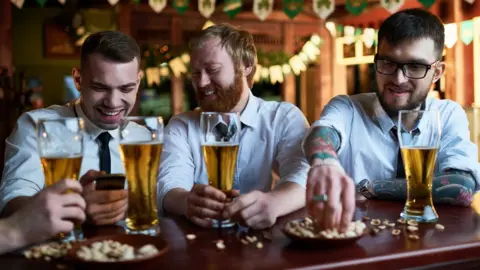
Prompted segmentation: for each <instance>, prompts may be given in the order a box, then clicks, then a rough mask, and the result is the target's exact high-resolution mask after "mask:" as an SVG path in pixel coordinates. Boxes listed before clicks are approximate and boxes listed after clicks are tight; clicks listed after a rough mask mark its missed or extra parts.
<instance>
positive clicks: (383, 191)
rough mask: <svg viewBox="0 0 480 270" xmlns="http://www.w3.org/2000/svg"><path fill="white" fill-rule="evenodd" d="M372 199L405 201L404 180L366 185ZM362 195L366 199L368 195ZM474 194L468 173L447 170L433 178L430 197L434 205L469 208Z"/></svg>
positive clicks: (472, 180)
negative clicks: (431, 196)
mask: <svg viewBox="0 0 480 270" xmlns="http://www.w3.org/2000/svg"><path fill="white" fill-rule="evenodd" d="M368 185H370V187H369V188H368V190H371V191H372V194H370V196H371V197H372V198H377V199H383V200H405V199H406V193H407V183H406V180H405V179H389V180H375V181H373V182H372V183H370V184H368ZM365 192H368V191H365V190H364V191H363V192H362V193H363V194H364V195H366V197H368V196H369V195H368V194H365ZM474 192H475V179H474V177H473V176H472V174H470V173H469V172H464V171H460V170H449V171H447V172H444V173H442V174H439V175H437V176H435V177H434V178H433V185H432V195H433V201H434V203H436V204H451V205H459V206H470V204H471V202H472V200H473V195H474Z"/></svg>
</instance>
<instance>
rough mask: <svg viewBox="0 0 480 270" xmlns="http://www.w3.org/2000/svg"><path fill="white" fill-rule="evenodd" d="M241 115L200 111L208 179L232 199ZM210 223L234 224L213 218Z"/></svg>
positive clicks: (227, 225)
mask: <svg viewBox="0 0 480 270" xmlns="http://www.w3.org/2000/svg"><path fill="white" fill-rule="evenodd" d="M240 128H241V127H240V118H239V117H238V114H236V113H216V112H203V113H202V115H201V119H200V129H201V130H202V138H201V142H202V151H203V158H204V160H205V165H206V167H207V174H208V183H209V185H212V186H214V187H215V188H217V189H219V190H221V191H223V192H225V194H226V195H227V203H228V202H229V201H231V199H232V198H231V197H230V196H229V195H230V194H231V191H232V190H233V180H234V175H235V169H236V167H237V155H238V148H239V145H240ZM212 223H213V227H215V228H219V227H220V228H224V227H225V228H226V227H231V226H233V225H235V223H234V222H232V221H231V220H223V221H219V220H215V219H214V220H212Z"/></svg>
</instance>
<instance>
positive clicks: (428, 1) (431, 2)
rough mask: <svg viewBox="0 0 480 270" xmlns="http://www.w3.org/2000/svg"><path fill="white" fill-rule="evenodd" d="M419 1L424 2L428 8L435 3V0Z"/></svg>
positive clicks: (419, 0)
mask: <svg viewBox="0 0 480 270" xmlns="http://www.w3.org/2000/svg"><path fill="white" fill-rule="evenodd" d="M418 2H420V3H422V5H423V6H424V7H426V8H430V7H431V6H432V5H433V3H435V0H418Z"/></svg>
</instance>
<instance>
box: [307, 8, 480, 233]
mask: <svg viewBox="0 0 480 270" xmlns="http://www.w3.org/2000/svg"><path fill="white" fill-rule="evenodd" d="M444 39H445V35H444V26H443V24H442V22H441V21H440V20H439V19H438V18H437V17H436V16H434V15H432V14H430V13H428V11H425V10H421V9H410V10H404V11H401V12H398V13H396V14H394V15H392V16H390V17H389V18H388V19H386V20H385V21H384V22H383V24H382V25H381V27H380V29H379V32H378V41H379V44H378V52H377V55H376V56H375V68H376V71H377V72H376V82H377V91H376V93H365V94H358V95H353V96H338V97H335V98H333V99H332V100H331V101H330V102H329V103H328V104H327V105H326V107H325V108H324V110H323V112H322V114H321V116H320V120H318V121H317V122H315V123H314V124H313V125H312V128H311V131H310V132H309V134H308V136H307V137H306V139H305V144H304V151H305V154H306V156H307V158H308V160H309V162H310V164H311V169H310V172H309V177H308V180H307V206H308V210H309V212H310V214H312V215H313V216H315V218H316V219H317V220H318V222H319V224H321V225H322V226H323V227H324V228H339V229H341V230H345V228H346V226H347V224H348V223H349V221H350V220H351V219H352V216H353V213H354V210H355V184H356V185H357V190H358V191H359V192H360V193H362V194H364V195H365V197H367V198H378V199H397V200H405V198H406V181H405V174H404V168H403V163H402V158H401V155H400V151H399V145H398V140H397V138H396V136H395V134H396V127H395V123H396V120H397V116H398V112H399V110H419V109H425V110H438V111H439V112H440V115H441V116H440V120H441V123H440V124H441V128H442V136H441V141H440V148H439V152H438V156H437V161H436V162H437V164H436V166H435V177H434V179H433V189H432V190H433V200H434V202H435V203H449V204H454V205H462V206H468V205H470V203H471V201H472V197H473V193H474V192H475V190H476V189H477V187H478V181H479V176H478V173H479V171H478V162H477V147H476V145H475V144H473V143H472V142H471V141H470V136H469V129H468V121H467V117H466V114H465V111H464V110H463V109H462V107H461V106H460V105H458V104H456V103H455V102H453V101H450V100H438V99H434V98H428V97H427V96H428V92H429V90H430V87H431V85H432V84H433V83H435V82H436V81H437V80H438V79H439V78H440V77H441V76H442V74H443V72H444V70H445V63H444V62H442V60H441V59H442V52H443V46H444Z"/></svg>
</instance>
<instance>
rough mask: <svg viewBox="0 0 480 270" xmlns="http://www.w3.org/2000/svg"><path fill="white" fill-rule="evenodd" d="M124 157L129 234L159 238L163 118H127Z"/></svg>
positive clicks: (122, 134)
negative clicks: (159, 172)
mask: <svg viewBox="0 0 480 270" xmlns="http://www.w3.org/2000/svg"><path fill="white" fill-rule="evenodd" d="M119 132H120V135H119V138H120V150H121V152H120V154H121V158H122V161H123V165H124V167H125V172H126V177H127V183H128V210H127V218H126V225H127V232H128V233H130V234H147V235H156V234H158V233H159V232H160V228H159V226H158V215H157V175H158V169H159V165H160V155H161V154H162V146H163V119H162V118H161V117H125V118H123V119H122V120H121V123H120V127H119Z"/></svg>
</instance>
